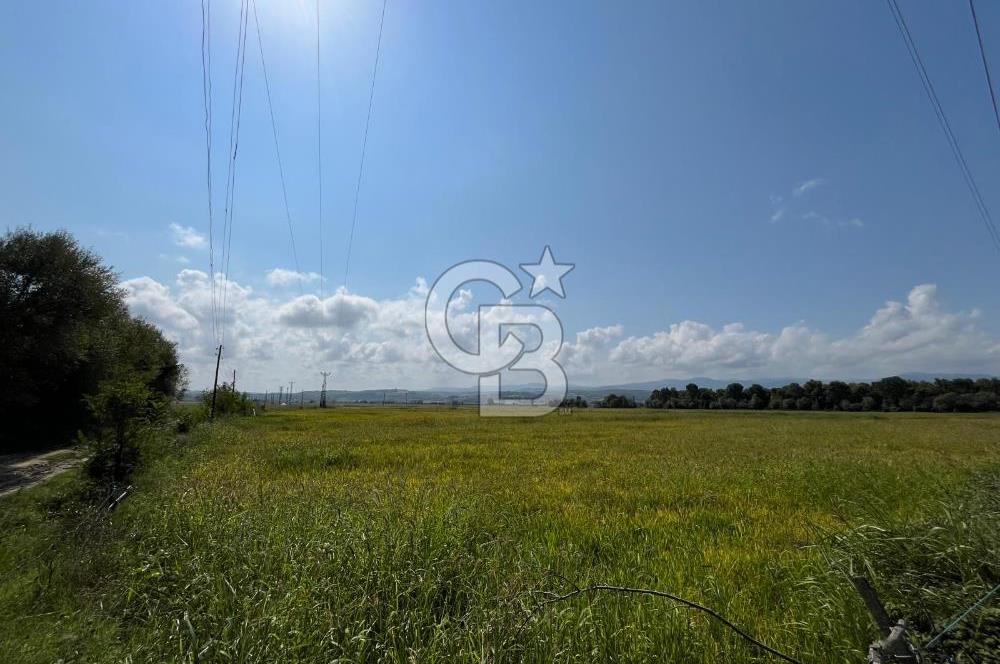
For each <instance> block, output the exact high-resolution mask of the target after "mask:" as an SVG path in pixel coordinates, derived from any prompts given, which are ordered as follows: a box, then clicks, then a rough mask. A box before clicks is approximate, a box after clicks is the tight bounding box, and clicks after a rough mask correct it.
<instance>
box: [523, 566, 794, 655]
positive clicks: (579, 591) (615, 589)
mask: <svg viewBox="0 0 1000 664" xmlns="http://www.w3.org/2000/svg"><path fill="white" fill-rule="evenodd" d="M574 586H575V584H574ZM598 592H610V593H616V594H621V595H649V596H652V597H661V598H664V599H669V600H671V601H674V602H677V603H678V604H683V605H684V606H686V607H688V608H691V609H697V610H698V611H701V612H702V613H705V614H706V615H709V616H711V617H712V618H714V619H715V620H717V621H719V622H720V623H722V624H723V625H725V626H726V627H728V628H729V629H731V630H732V631H733V632H734V633H736V634H737V635H738V636H739V637H740V638H742V639H743V640H744V641H746V642H748V643H751V644H753V645H755V646H757V647H758V648H760V649H761V650H763V651H764V652H767V653H770V654H772V655H774V656H775V657H778V658H780V659H783V660H785V661H786V662H791V664H802V662H801V660H799V659H796V658H795V657H792V656H791V655H787V654H785V653H783V652H781V651H780V650H777V649H776V648H772V647H771V646H769V645H767V644H765V643H763V642H761V641H758V640H757V639H755V638H754V637H752V636H750V635H749V634H748V633H747V632H746V631H744V630H742V629H740V628H739V627H737V626H736V625H735V624H734V623H733V622H732V621H730V620H729V619H728V618H726V617H725V616H723V615H722V614H721V613H719V612H718V611H715V610H714V609H710V608H709V607H707V606H705V605H704V604H699V603H698V602H694V601H691V600H689V599H684V598H683V597H680V596H678V595H674V594H673V593H668V592H663V591H662V590H653V589H650V588H628V587H625V586H610V585H606V584H595V585H591V586H586V587H584V588H580V587H574V589H573V590H571V591H569V592H568V593H566V594H564V595H555V596H553V597H551V598H550V599H546V600H544V601H542V602H541V606H543V607H544V606H548V605H550V604H555V603H557V602H564V601H566V600H568V599H572V598H573V597H576V596H577V595H591V594H595V593H598Z"/></svg>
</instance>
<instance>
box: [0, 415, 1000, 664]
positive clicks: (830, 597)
mask: <svg viewBox="0 0 1000 664" xmlns="http://www.w3.org/2000/svg"><path fill="white" fill-rule="evenodd" d="M998 441H1000V417H997V416H993V415H968V416H960V415H955V416H950V415H919V414H848V413H771V412H761V413H755V412H732V413H719V412H710V413H709V412H668V411H645V410H636V411H607V410H592V411H577V412H575V413H573V414H572V415H556V414H553V415H549V416H547V417H544V418H535V419H481V418H479V417H478V416H477V413H476V412H475V411H474V410H471V409H464V408H460V409H430V408H410V409H403V408H398V409H388V408H342V407H338V408H334V409H330V410H326V411H320V410H304V411H299V410H289V411H285V412H274V411H269V412H268V413H267V414H266V415H264V416H261V417H257V418H250V419H245V420H232V421H229V422H226V423H221V424H218V425H216V426H214V427H207V426H206V427H200V428H198V429H196V430H195V431H194V432H193V433H192V434H190V435H189V436H187V437H185V438H183V439H182V440H180V441H179V442H174V443H171V444H168V445H167V446H166V447H165V448H164V449H163V450H162V451H161V456H160V457H159V458H158V459H156V460H155V461H153V462H152V463H151V465H150V466H149V467H148V469H147V470H146V471H144V472H143V473H142V474H141V475H140V476H138V477H137V479H136V481H135V483H136V486H137V490H136V492H135V493H134V495H133V496H132V497H130V498H129V499H128V500H126V501H125V502H124V503H123V504H122V506H121V507H120V508H119V509H118V511H116V512H114V514H113V516H112V518H111V520H110V522H108V521H107V520H106V519H105V520H100V519H95V520H91V521H86V520H85V519H87V518H89V517H88V516H87V514H88V513H87V511H86V509H85V508H83V507H80V505H81V504H82V503H81V502H80V501H79V500H78V499H77V498H74V495H75V493H74V489H73V487H74V484H75V483H76V482H77V478H76V477H70V476H64V477H61V478H58V479H57V480H54V481H52V482H50V483H48V484H46V485H43V486H40V487H36V488H35V489H31V490H29V491H24V492H21V493H19V494H16V495H14V496H12V497H10V498H9V499H6V500H5V501H4V502H3V503H0V507H2V508H3V517H2V522H0V526H2V527H3V529H4V530H5V531H6V532H5V534H4V535H2V537H3V540H2V542H3V544H2V545H0V546H2V551H0V575H2V576H0V652H3V653H5V656H4V657H3V660H4V661H38V662H51V661H56V660H58V659H60V658H61V659H63V660H65V661H120V660H124V659H126V657H129V659H130V661H133V662H144V661H167V660H171V661H241V662H248V661H288V662H291V661H296V662H298V661H307V662H329V661H340V660H343V661H359V660H365V661H376V660H388V661H400V662H402V661H497V660H503V661H518V660H530V661H538V662H547V661H580V662H590V661H608V660H616V661H626V660H627V661H650V660H659V661H669V662H704V663H708V662H713V663H717V662H727V661H732V662H742V661H760V662H765V661H778V660H775V659H773V658H772V657H770V656H768V655H766V654H763V653H761V652H760V651H758V650H755V649H754V648H753V647H752V646H749V645H748V644H746V643H745V642H743V641H741V640H739V639H738V638H736V637H735V636H734V635H733V634H732V633H731V632H729V631H728V630H726V629H725V628H723V627H722V626H721V625H719V624H718V623H717V622H714V621H712V620H710V619H708V618H707V617H706V616H704V615H703V614H701V613H698V612H694V611H692V610H689V609H680V608H678V606H677V605H675V604H672V603H671V602H669V601H668V600H664V599H659V598H652V597H636V596H620V595H609V594H595V595H581V596H578V597H575V598H573V599H571V600H567V601H564V602H559V603H555V604H551V605H545V606H541V605H540V603H541V601H543V600H545V599H546V598H547V597H550V595H546V594H545V593H547V592H548V593H565V592H567V591H569V590H571V589H572V588H573V584H578V585H581V586H582V585H585V584H590V583H609V584H619V585H627V586H641V587H647V588H657V589H661V590H666V591H670V592H673V593H676V594H679V595H682V596H684V597H687V598H690V599H692V600H695V601H698V602H701V603H703V604H706V605H708V606H710V607H712V608H714V609H717V610H718V611H720V612H722V613H723V614H725V615H726V616H727V617H728V618H729V619H731V620H732V621H733V622H735V623H736V624H738V625H740V626H742V627H744V628H745V629H746V630H747V631H749V632H750V633H752V634H754V635H755V636H758V637H759V638H761V639H762V640H763V641H765V642H767V643H769V644H771V645H774V646H775V647H777V648H779V649H781V650H783V651H786V652H789V653H791V654H793V655H795V656H796V657H798V658H799V659H801V660H802V661H803V662H807V663H811V662H824V663H826V662H829V663H831V664H832V663H834V662H836V663H841V662H847V661H857V662H860V661H864V650H865V649H866V648H867V644H868V642H869V641H871V640H872V638H874V637H875V636H876V633H875V630H874V628H873V627H872V625H871V623H870V619H869V618H868V616H867V614H866V613H865V611H864V609H863V607H862V605H861V603H860V601H859V600H858V599H857V598H856V596H855V595H854V591H853V589H852V588H851V586H850V583H849V581H848V579H847V576H846V574H845V570H846V565H848V564H853V565H855V569H857V570H859V571H861V570H864V571H866V572H867V573H868V574H869V575H870V576H872V577H873V579H874V581H875V582H876V584H877V585H878V586H879V589H880V590H881V591H883V593H884V594H885V596H886V598H887V601H888V603H889V604H890V608H893V607H894V606H900V607H901V606H902V605H903V604H905V603H907V602H918V603H919V604H920V605H921V606H923V607H925V608H927V610H929V611H933V612H935V613H938V612H943V613H945V614H948V613H950V612H953V611H955V610H957V609H958V608H961V607H960V606H959V604H960V601H964V599H963V598H964V597H965V596H964V595H954V596H948V595H946V594H942V593H940V592H937V593H935V592H933V588H931V591H930V593H929V596H928V597H912V598H910V597H907V595H906V593H904V592H903V591H901V590H897V589H895V586H896V585H897V584H899V583H904V582H906V581H905V579H904V577H905V578H906V579H909V581H908V582H909V583H912V584H913V587H914V588H917V587H920V586H921V584H923V585H928V584H927V583H924V581H926V579H924V581H920V579H921V578H922V577H921V575H922V574H932V573H933V574H938V572H939V571H940V570H943V571H940V574H939V576H940V575H944V576H942V578H945V577H947V575H948V574H952V575H958V577H960V578H959V579H957V581H956V582H961V583H963V584H965V585H966V586H967V587H968V593H969V596H975V594H976V592H977V591H979V590H981V588H982V587H983V582H982V581H980V580H978V577H976V574H977V572H976V570H977V569H978V568H979V567H980V566H981V565H987V566H991V567H992V569H994V570H996V569H1000V567H998V562H1000V560H998V557H997V547H998V543H997V542H996V541H995V540H994V539H993V537H994V536H995V535H996V533H997V530H996V518H995V517H996V516H997V514H996V512H993V513H992V516H991V515H990V513H988V512H987V511H986V510H988V509H993V508H995V507H996V504H995V502H994V503H990V502H989V501H990V500H995V499H996V492H993V491H989V492H984V491H983V490H982V489H977V487H981V486H983V483H984V482H985V483H986V485H988V486H991V487H993V488H996V487H997V481H996V476H997V474H996V469H997V468H998V466H1000V447H998ZM69 475H75V473H70V474H69ZM990 483H992V484H990ZM977 492H978V493H977ZM987 493H990V494H992V497H990V496H987V495H986V494H987ZM984 501H985V502H984ZM963 510H964V511H963ZM970 514H971V516H970ZM980 518H984V519H986V521H987V522H989V523H992V524H993V525H992V526H989V525H983V523H980V521H979V519H980ZM74 523H75V524H77V527H76V529H75V530H70V531H69V532H67V529H69V527H70V525H71V524H74ZM927 523H932V524H933V525H934V526H935V527H936V528H937V530H932V529H931V528H930V527H929V526H928V527H925V524H927ZM81 524H82V527H81ZM989 528H993V529H992V530H990V529H989ZM893 533H909V534H913V533H916V535H915V536H914V537H913V538H911V539H909V540H907V542H908V543H907V547H908V548H907V549H906V551H907V552H908V553H907V556H908V557H907V558H906V560H904V561H895V562H894V563H893V564H892V565H893V566H894V568H890V566H889V565H888V564H887V563H886V561H885V560H884V558H885V556H886V555H888V554H889V553H891V552H892V551H896V550H897V549H898V546H897V545H898V542H899V541H902V540H903V539H905V538H903V537H902V536H900V537H899V538H894V537H892V536H891V535H892V534H893ZM925 535H926V536H925ZM907 537H909V535H908V536H907ZM893 547H897V548H893ZM921 547H923V548H921ZM925 549H926V550H925ZM926 560H930V561H932V562H930V563H926V562H925V563H921V561H926ZM910 564H912V565H917V566H919V565H921V564H926V565H930V566H931V567H934V569H933V570H923V569H913V570H909V569H908V568H906V565H910ZM866 566H867V567H866ZM907 574H909V576H907ZM962 577H964V578H962ZM928 578H929V577H928ZM948 578H950V577H948ZM928 587H929V588H930V587H931V586H930V585H928ZM946 617H947V615H938V616H937V619H939V620H941V619H944V618H946ZM980 620H982V619H980Z"/></svg>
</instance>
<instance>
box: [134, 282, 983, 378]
mask: <svg viewBox="0 0 1000 664" xmlns="http://www.w3.org/2000/svg"><path fill="white" fill-rule="evenodd" d="M214 283H215V290H216V308H218V309H219V310H220V314H221V308H222V307H221V298H222V291H223V289H224V290H225V292H226V305H227V306H226V311H225V315H224V317H223V318H224V320H225V327H226V340H225V350H224V354H223V357H224V359H223V370H224V371H228V372H230V373H231V371H232V369H233V368H236V369H238V370H239V375H240V376H242V377H243V381H244V382H243V384H244V385H246V386H247V387H248V388H252V389H263V388H265V387H268V386H276V385H277V384H279V383H285V382H287V381H288V380H290V379H292V380H295V381H296V382H297V383H298V384H300V385H303V386H305V387H307V389H313V388H314V387H317V386H318V385H319V381H320V377H319V373H318V372H319V371H320V370H332V371H334V372H335V376H336V380H335V382H334V383H333V385H334V386H337V387H350V388H364V387H386V386H398V387H409V388H421V387H430V386H439V385H456V384H464V385H469V384H470V383H471V382H473V380H474V379H470V378H469V377H467V376H464V375H462V374H458V373H457V372H455V371H454V370H453V369H451V368H450V367H447V366H446V365H444V363H443V362H441V361H440V360H439V359H438V358H437V357H436V355H435V354H434V352H433V350H432V349H431V347H430V344H429V342H428V341H427V335H426V332H425V330H424V298H425V297H426V293H427V284H426V282H425V281H424V280H422V279H418V280H417V282H416V284H415V285H414V286H413V287H412V288H411V289H409V290H408V291H406V292H405V293H404V294H403V295H402V296H400V297H396V298H387V299H381V300H380V299H376V298H371V297H367V296H364V295H360V294H355V293H349V292H347V291H345V290H344V289H340V290H338V291H337V292H336V293H334V294H333V295H331V296H329V297H327V298H324V299H320V298H318V297H316V296H315V295H304V296H297V297H290V296H287V295H282V294H281V292H280V291H275V292H263V293H258V292H255V291H254V290H252V289H251V288H249V287H246V286H242V285H240V284H238V283H235V282H229V283H228V284H227V283H226V282H225V281H224V279H223V277H222V276H221V275H217V276H216V278H215V280H214ZM122 287H123V288H124V289H125V291H126V301H127V303H128V306H129V308H130V309H131V311H132V312H133V313H134V314H136V315H139V316H142V317H143V318H145V319H147V320H149V321H151V322H153V323H155V324H157V325H159V326H161V327H162V328H163V329H164V331H165V333H166V334H167V335H168V336H169V337H170V338H171V339H173V340H175V341H177V342H178V346H179V349H180V352H181V357H182V360H183V361H184V362H185V363H186V364H187V365H188V366H189V368H190V369H191V374H192V381H191V382H192V387H193V388H195V389H198V388H202V387H204V386H205V385H208V384H209V383H210V382H211V377H212V371H213V370H214V359H215V358H214V349H215V346H216V339H215V336H214V334H213V330H212V318H213V317H212V311H213V304H212V302H213V297H212V290H213V289H212V280H210V279H209V277H208V275H207V274H205V273H204V272H201V271H199V270H192V269H185V270H182V271H181V272H180V273H179V274H178V275H177V278H176V280H175V281H174V283H173V284H169V285H168V284H161V283H159V282H157V281H155V280H154V279H152V278H150V277H139V278H136V279H130V280H128V281H126V282H124V283H123V284H122ZM456 299H457V300H458V302H457V303H456V304H455V305H453V306H452V307H450V308H449V329H450V330H451V332H452V333H453V335H454V337H455V338H456V340H457V341H458V342H459V343H460V344H461V345H463V347H465V348H467V349H470V350H473V349H475V347H476V343H477V339H476V335H477V329H478V319H477V316H478V310H477V308H476V307H474V306H472V305H471V304H470V303H471V302H473V301H474V299H473V296H472V294H471V293H460V294H459V295H457V296H456ZM980 319H981V315H980V313H979V312H978V311H977V310H972V311H969V312H961V311H949V310H948V309H947V308H946V307H945V306H944V305H943V304H942V302H941V300H940V297H939V294H938V290H937V288H936V286H934V285H933V284H922V285H919V286H916V287H915V288H913V289H912V290H911V291H910V292H909V294H908V296H907V297H906V299H905V301H902V302H897V301H889V302H886V304H885V305H884V306H882V307H880V308H879V309H878V310H876V311H875V312H874V314H873V315H872V316H871V318H870V319H869V320H868V321H867V322H866V323H864V324H863V325H861V326H860V327H859V329H857V331H855V332H853V333H851V334H847V335H844V336H841V337H832V336H831V335H828V334H826V333H824V332H822V331H820V330H817V329H814V328H811V327H809V326H807V325H805V324H804V323H801V322H799V323H793V324H791V325H788V326H786V327H783V328H779V329H776V330H755V329H750V328H747V327H746V326H745V325H742V324H740V323H731V324H728V325H724V326H722V327H713V326H711V325H707V324H705V323H702V322H698V321H692V320H683V321H679V322H677V323H674V324H671V325H669V326H667V327H666V328H665V329H662V330H660V331H655V332H652V333H650V334H647V335H633V336H626V331H625V328H624V326H622V325H620V324H616V325H607V326H596V327H591V328H588V329H585V330H582V331H580V332H577V333H576V334H575V335H572V336H569V335H567V338H566V343H565V344H564V345H563V348H562V351H561V352H560V354H559V360H560V362H561V363H562V364H563V365H564V367H565V368H566V371H567V374H568V376H569V379H570V382H571V383H576V384H613V383H626V382H633V381H641V380H654V379H658V378H666V377H678V378H682V377H692V376H699V375H709V376H714V377H719V378H754V377H767V376H801V377H808V376H814V377H818V378H824V379H831V378H871V377H878V376H882V375H891V374H893V373H901V372H906V371H930V372H933V371H947V372H952V371H955V372H961V371H968V372H974V373H1000V339H998V338H996V337H991V336H989V335H988V334H987V333H986V332H985V331H984V330H982V329H980V326H979V324H980ZM313 383H315V385H313Z"/></svg>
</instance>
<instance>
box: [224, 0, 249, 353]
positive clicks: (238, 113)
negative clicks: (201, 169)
mask: <svg viewBox="0 0 1000 664" xmlns="http://www.w3.org/2000/svg"><path fill="white" fill-rule="evenodd" d="M249 14H250V10H249V6H248V0H242V2H241V3H240V26H239V34H238V35H237V43H236V68H235V69H236V70H235V73H234V76H233V107H232V112H231V115H230V127H229V164H228V173H227V178H226V207H225V216H226V219H225V223H224V225H223V228H222V236H223V257H222V264H223V281H222V316H221V319H220V324H221V327H222V343H223V344H224V343H225V339H226V321H227V319H228V294H229V265H230V261H231V259H232V243H233V208H234V207H235V202H236V156H237V153H238V151H239V142H240V120H241V118H242V115H243V81H244V74H245V72H246V66H245V65H246V41H247V21H248V18H249Z"/></svg>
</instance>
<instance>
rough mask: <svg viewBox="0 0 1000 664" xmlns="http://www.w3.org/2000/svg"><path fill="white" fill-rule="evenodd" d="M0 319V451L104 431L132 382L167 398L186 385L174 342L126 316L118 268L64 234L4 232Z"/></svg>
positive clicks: (134, 389)
mask: <svg viewBox="0 0 1000 664" xmlns="http://www.w3.org/2000/svg"><path fill="white" fill-rule="evenodd" d="M0 321H3V324H2V325H0V412H3V413H9V414H10V415H9V418H8V419H7V420H6V421H5V422H4V426H3V427H0V451H3V450H10V449H15V448H17V449H25V448H38V447H46V446H52V445H59V444H65V443H66V442H68V441H70V440H72V439H73V438H75V437H76V435H77V434H78V433H81V432H82V433H84V434H102V433H107V431H108V427H109V424H108V422H109V420H108V417H110V418H111V420H114V419H115V418H116V417H118V416H121V415H122V414H123V413H124V410H123V406H122V403H124V401H125V400H127V399H126V398H125V395H131V396H130V397H129V399H131V398H133V397H134V398H135V399H136V400H138V401H142V400H141V399H138V397H137V396H136V395H137V394H138V392H139V391H140V390H139V388H138V386H140V385H141V386H142V388H144V389H145V390H147V391H148V395H147V396H145V397H143V398H144V399H146V401H147V402H148V404H152V403H153V402H156V403H157V404H163V403H166V402H168V401H170V400H171V399H172V398H173V397H174V396H175V394H176V393H177V391H178V390H179V389H180V388H181V386H182V384H183V380H184V370H183V367H182V366H181V365H180V363H179V362H178V359H177V352H176V348H175V346H174V344H172V343H171V342H169V341H167V340H166V339H165V338H164V337H163V335H162V334H161V333H160V332H159V331H158V330H157V329H156V328H155V327H153V326H151V325H149V324H148V323H145V322H142V321H139V320H136V319H133V318H131V317H130V316H129V314H128V311H127V309H126V307H125V303H124V295H123V293H122V291H121V289H120V288H118V285H117V277H116V275H115V273H114V272H113V271H112V270H111V268H110V267H108V266H106V265H105V264H104V263H103V262H102V261H101V259H100V258H99V257H98V256H96V255H95V254H94V253H92V252H90V251H88V250H86V249H84V248H82V247H80V245H79V244H78V243H77V242H76V241H75V240H74V239H73V238H72V237H71V236H70V235H69V234H68V233H65V232H62V231H60V232H55V233H40V232H37V231H34V230H31V229H23V228H22V229H17V230H14V231H11V232H8V233H7V234H6V235H4V236H3V237H0ZM115 395H117V396H115ZM138 401H137V402H138ZM148 404H147V405H148ZM104 408H109V409H111V410H112V411H113V412H108V413H105V412H103V411H102V409H104ZM112 428H114V427H112ZM126 428H127V427H126Z"/></svg>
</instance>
